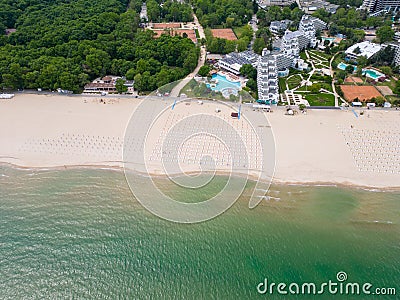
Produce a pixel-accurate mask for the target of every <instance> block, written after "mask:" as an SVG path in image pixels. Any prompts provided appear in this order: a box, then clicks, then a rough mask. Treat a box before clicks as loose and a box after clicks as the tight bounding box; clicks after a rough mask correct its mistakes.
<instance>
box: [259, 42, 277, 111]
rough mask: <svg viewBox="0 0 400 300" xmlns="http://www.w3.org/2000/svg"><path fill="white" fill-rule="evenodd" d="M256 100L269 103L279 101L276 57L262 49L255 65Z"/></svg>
mask: <svg viewBox="0 0 400 300" xmlns="http://www.w3.org/2000/svg"><path fill="white" fill-rule="evenodd" d="M257 85H258V86H257V88H258V100H259V101H263V102H265V103H269V104H276V103H278V101H279V85H278V70H277V66H276V57H275V56H274V55H271V53H270V52H269V51H268V50H266V49H264V50H263V53H262V56H261V57H260V58H259V59H258V66H257Z"/></svg>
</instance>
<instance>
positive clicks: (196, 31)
mask: <svg viewBox="0 0 400 300" xmlns="http://www.w3.org/2000/svg"><path fill="white" fill-rule="evenodd" d="M194 32H195V33H196V39H199V38H200V34H199V30H198V29H197V28H196V29H195V30H194Z"/></svg>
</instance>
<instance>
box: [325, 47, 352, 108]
mask: <svg viewBox="0 0 400 300" xmlns="http://www.w3.org/2000/svg"><path fill="white" fill-rule="evenodd" d="M339 53H341V51H340V52H337V53H335V54H334V55H333V56H332V58H331V60H330V62H329V70H330V72H331V76H332V91H333V94H334V95H335V106H336V107H339V99H340V100H341V101H342V102H343V103H346V104H347V105H348V104H349V103H347V101H346V100H344V99H343V98H342V97H340V95H339V94H338V93H337V92H336V87H335V80H334V76H333V68H332V62H333V60H334V59H335V57H336V55H338V54H339Z"/></svg>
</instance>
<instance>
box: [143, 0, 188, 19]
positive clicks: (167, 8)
mask: <svg viewBox="0 0 400 300" xmlns="http://www.w3.org/2000/svg"><path fill="white" fill-rule="evenodd" d="M160 4H161V3H160V0H158V1H156V0H147V1H146V5H147V16H148V18H149V20H150V21H153V22H161V21H166V22H189V21H193V16H192V7H191V6H190V5H189V4H187V3H180V2H177V1H173V0H167V1H165V2H163V3H162V6H161V5H160Z"/></svg>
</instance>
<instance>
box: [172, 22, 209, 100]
mask: <svg viewBox="0 0 400 300" xmlns="http://www.w3.org/2000/svg"><path fill="white" fill-rule="evenodd" d="M193 20H194V23H195V24H196V27H197V29H198V31H199V36H200V39H202V38H206V36H205V34H204V29H203V26H201V24H200V22H199V20H198V19H197V16H196V14H193ZM205 61H206V47H205V46H201V47H200V57H199V60H198V62H197V67H196V68H195V69H194V70H193V72H192V73H190V74H189V75H187V76H186V77H185V78H184V79H182V80H181V81H180V82H179V83H178V84H177V85H176V86H175V87H174V88H173V89H172V91H171V97H178V96H179V93H180V91H181V89H182V88H183V87H184V86H185V85H186V84H187V83H188V82H189V81H190V80H191V79H192V78H193V77H194V76H195V75H196V74H197V73H198V72H199V69H200V68H201V67H202V66H204V63H205Z"/></svg>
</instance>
